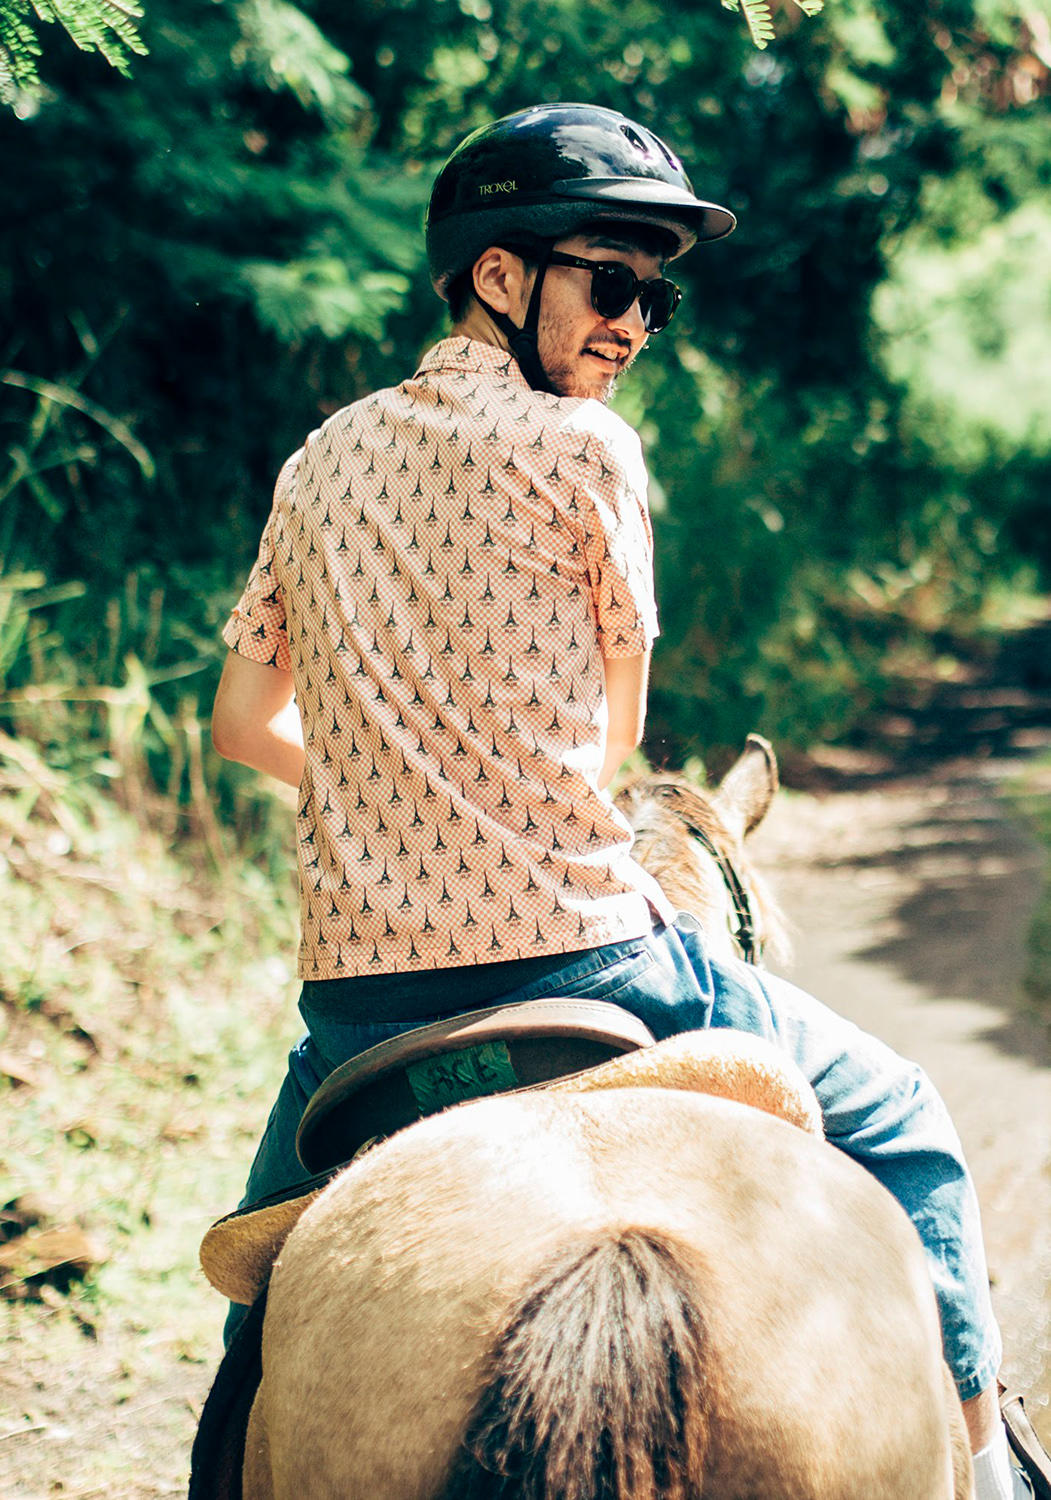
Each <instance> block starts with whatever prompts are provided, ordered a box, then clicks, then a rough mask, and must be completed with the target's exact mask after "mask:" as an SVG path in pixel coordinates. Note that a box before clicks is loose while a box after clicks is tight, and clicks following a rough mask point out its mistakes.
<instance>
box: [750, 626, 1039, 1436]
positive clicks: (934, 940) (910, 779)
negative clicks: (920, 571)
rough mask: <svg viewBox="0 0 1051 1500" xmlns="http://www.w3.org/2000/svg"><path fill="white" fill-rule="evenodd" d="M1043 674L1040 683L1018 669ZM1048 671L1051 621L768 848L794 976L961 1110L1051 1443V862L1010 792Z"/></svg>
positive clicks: (779, 819) (829, 776) (946, 697)
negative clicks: (789, 931)
mask: <svg viewBox="0 0 1051 1500" xmlns="http://www.w3.org/2000/svg"><path fill="white" fill-rule="evenodd" d="M1034 644H1035V648H1036V649H1035V655H1034V653H1033V651H1032V650H1030V649H1029V647H1031V646H1033V645H1034ZM1034 661H1035V662H1036V663H1037V664H1038V665H1040V671H1039V673H1038V676H1039V679H1040V680H1038V681H1037V683H1036V685H1035V686H1034V684H1033V683H1032V681H1027V680H1026V671H1024V670H1019V669H1018V663H1019V662H1020V663H1022V665H1023V667H1024V666H1025V664H1026V663H1029V665H1030V671H1029V676H1032V671H1031V667H1032V663H1033V662H1034ZM1049 668H1051V628H1049V627H1048V626H1044V627H1042V628H1041V629H1040V630H1039V631H1038V632H1035V633H1030V636H1029V638H1028V646H1027V648H1026V649H1025V650H1019V649H1018V643H1017V642H1016V643H1013V645H1012V649H1011V650H1010V651H1006V652H1004V653H1002V655H1001V658H1000V659H999V661H998V662H997V663H995V664H992V665H991V666H990V667H989V668H988V669H986V670H985V671H984V672H983V673H981V674H978V676H977V677H976V679H975V680H973V681H972V682H970V683H968V684H965V685H962V686H960V685H958V686H957V688H956V690H955V692H952V693H950V692H945V693H943V694H941V695H940V696H941V699H942V701H941V703H940V704H935V705H934V706H933V707H928V709H927V710H925V711H924V712H923V713H922V714H909V715H907V716H898V717H897V718H896V719H895V720H893V721H891V722H890V724H889V725H887V726H886V727H887V728H888V729H889V731H890V736H892V737H893V739H894V740H897V742H898V744H897V748H895V746H894V745H893V744H890V745H889V746H885V747H884V748H883V749H882V750H878V751H877V753H875V754H873V753H871V752H869V753H867V754H865V755H863V756H862V755H858V756H853V757H850V756H847V757H840V758H839V759H838V762H837V763H836V764H835V765H829V766H826V767H825V768H824V769H823V770H822V769H820V768H812V770H811V776H810V778H809V779H810V780H811V782H812V783H813V784H815V786H816V788H817V789H816V790H811V791H807V792H802V793H796V794H793V793H788V794H786V795H783V796H782V797H781V798H780V799H779V801H778V803H777V804H776V806H775V808H774V811H773V812H772V813H771V815H770V818H769V819H768V822H767V823H766V824H765V825H764V827H763V828H762V829H761V830H760V832H759V833H758V834H757V836H756V839H755V851H754V852H755V854H756V858H757V862H759V863H760V864H761V865H762V867H763V868H764V869H765V870H767V871H770V872H771V874H772V876H773V878H774V881H775V884H776V887H777V890H778V893H779V894H780V896H781V898H782V900H783V903H784V905H785V907H786V909H787V911H788V914H789V916H790V918H791V920H792V922H793V923H794V926H795V929H796V930H795V935H794V941H795V949H796V955H795V959H794V961H793V963H792V965H791V966H790V967H787V966H786V968H785V973H786V975H787V976H788V977H790V978H791V979H793V980H794V981H795V982H796V983H797V984H800V985H802V987H803V988H804V989H807V990H809V991H811V992H812V993H813V994H815V995H817V996H818V997H819V998H820V999H822V1000H824V1001H825V1002H826V1003H828V1004H830V1005H832V1006H834V1007H835V1008H836V1009H838V1010H839V1011H841V1012H842V1013H844V1014H845V1015H848V1016H850V1017H851V1019H853V1020H855V1021H857V1022H858V1023H859V1024H860V1025H862V1026H864V1027H865V1028H866V1029H867V1030H869V1031H872V1032H874V1033H875V1034H876V1035H878V1036H880V1037H882V1038H883V1039H884V1040H885V1041H887V1042H888V1043H889V1044H890V1045H891V1046H893V1047H895V1048H896V1049H897V1050H898V1051H900V1052H902V1053H904V1054H905V1055H906V1056H909V1057H912V1058H915V1059H916V1060H917V1061H918V1062H919V1063H920V1064H921V1065H922V1066H924V1067H925V1068H926V1069H927V1071H928V1072H929V1073H930V1075H931V1077H932V1078H933V1079H934V1081H935V1083H936V1085H937V1086H938V1088H939V1089H940V1090H941V1092H942V1094H943V1096H944V1098H945V1100H946V1102H947V1103H948V1105H949V1108H950V1110H951V1112H952V1114H953V1117H954V1119H955V1121H956V1125H957V1128H958V1130H959V1132H960V1136H961V1138H962V1140H963V1143H964V1147H965V1150H966V1153H967V1156H968V1160H969V1162H970V1164H971V1169H972V1172H973V1174H974V1177H975V1181H976V1184H977V1187H978V1194H979V1198H980V1201H981V1205H982V1214H983V1221H984V1227H985V1237H986V1245H987V1249H988V1254H989V1263H990V1275H991V1278H992V1282H993V1299H994V1305H995V1308H996V1312H997V1316H998V1318H999V1320H1000V1324H1001V1328H1002V1331H1003V1335H1004V1345H1005V1359H1004V1367H1003V1378H1004V1379H1005V1381H1006V1382H1007V1383H1008V1384H1010V1385H1012V1386H1013V1387H1016V1388H1018V1389H1020V1390H1022V1391H1023V1392H1024V1393H1025V1395H1026V1404H1027V1407H1028V1409H1029V1411H1030V1414H1031V1416H1032V1417H1033V1419H1034V1423H1035V1425H1036V1426H1037V1428H1038V1430H1039V1431H1040V1433H1041V1437H1042V1439H1043V1441H1044V1443H1045V1444H1046V1445H1047V1446H1048V1447H1049V1448H1051V1017H1048V1016H1046V1015H1044V1016H1041V1015H1039V1014H1037V1013H1036V1012H1035V1011H1034V1010H1033V1009H1032V1007H1031V1006H1030V1005H1029V1004H1028V1003H1027V1001H1026V999H1025V997H1024V992H1023V989H1022V980H1023V976H1024V972H1025V967H1026V959H1027V954H1026V938H1027V933H1028V929H1029V925H1030V922H1031V919H1032V915H1033V913H1034V911H1035V909H1036V906H1037V903H1038V901H1039V899H1040V896H1041V891H1042V888H1043V882H1044V879H1045V874H1046V858H1045V854H1044V851H1042V850H1041V849H1040V848H1039V847H1038V846H1037V845H1036V844H1035V843H1034V842H1033V841H1032V840H1031V839H1030V838H1029V837H1028V836H1027V834H1026V833H1025V832H1024V831H1023V830H1022V829H1021V828H1020V827H1019V825H1018V824H1017V822H1015V821H1014V819H1013V818H1012V816H1011V814H1010V812H1009V809H1008V807H1007V805H1006V803H1005V801H1004V798H1003V795H1002V794H1003V788H1004V787H1005V785H1006V784H1007V782H1008V781H1009V779H1010V778H1011V777H1013V776H1015V775H1017V774H1018V771H1019V769H1020V766H1021V764H1022V763H1023V762H1029V761H1030V757H1031V756H1032V754H1033V752H1034V751H1036V750H1040V749H1051V694H1049V693H1048V692H1047V690H1046V687H1045V682H1044V680H1043V677H1044V673H1045V672H1046V671H1047V670H1048V669H1049ZM950 746H951V747H952V749H953V750H954V751H955V752H957V753H956V754H954V755H953V756H952V758H945V755H944V751H945V749H946V748H947V747H950ZM903 752H904V753H903ZM903 764H904V765H906V767H907V769H906V773H905V774H897V775H895V774H892V767H895V766H896V767H900V766H902V765H903ZM1046 790H1047V793H1048V795H1049V796H1051V776H1049V777H1048V784H1047V787H1046Z"/></svg>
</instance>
